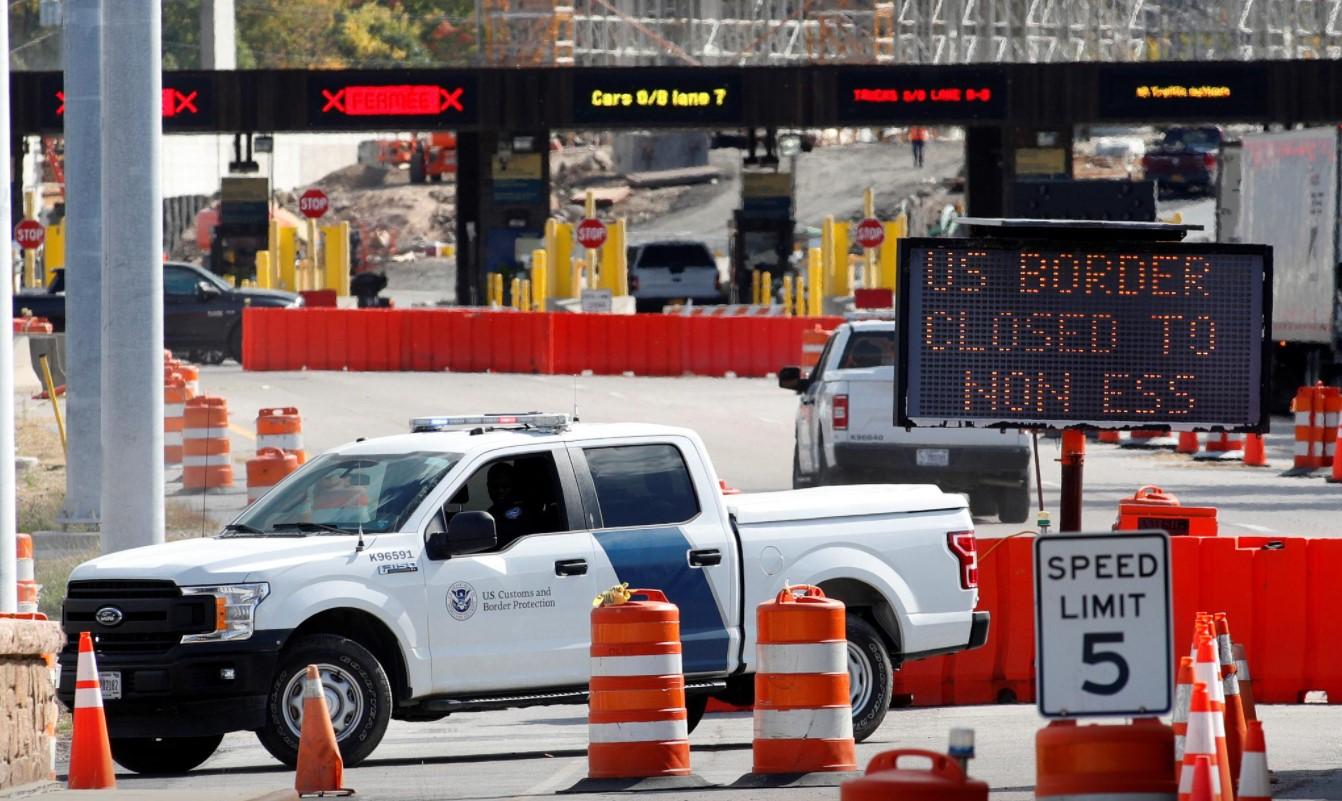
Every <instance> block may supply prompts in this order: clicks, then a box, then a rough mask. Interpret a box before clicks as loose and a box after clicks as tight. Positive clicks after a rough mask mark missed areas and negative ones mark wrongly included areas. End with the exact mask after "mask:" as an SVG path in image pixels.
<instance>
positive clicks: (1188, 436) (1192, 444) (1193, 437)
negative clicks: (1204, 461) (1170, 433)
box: [1174, 431, 1198, 453]
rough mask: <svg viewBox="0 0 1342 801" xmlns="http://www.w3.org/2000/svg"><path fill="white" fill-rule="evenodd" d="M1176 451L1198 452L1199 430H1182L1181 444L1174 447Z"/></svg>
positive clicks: (1180, 435)
mask: <svg viewBox="0 0 1342 801" xmlns="http://www.w3.org/2000/svg"><path fill="white" fill-rule="evenodd" d="M1174 451H1175V453H1197V452H1198V432H1196V431H1180V432H1179V445H1178V447H1176V448H1175V449H1174Z"/></svg>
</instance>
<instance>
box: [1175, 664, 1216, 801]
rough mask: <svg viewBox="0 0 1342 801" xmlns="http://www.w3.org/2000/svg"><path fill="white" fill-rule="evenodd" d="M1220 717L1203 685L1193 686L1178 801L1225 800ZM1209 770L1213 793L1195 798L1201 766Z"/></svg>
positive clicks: (1208, 778)
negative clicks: (1218, 759) (1219, 758)
mask: <svg viewBox="0 0 1342 801" xmlns="http://www.w3.org/2000/svg"><path fill="white" fill-rule="evenodd" d="M1219 719H1220V716H1219V715H1217V714H1216V712H1215V711H1213V709H1212V702H1211V699H1210V698H1209V697H1208V696H1207V685H1206V684H1204V683H1202V682H1201V681H1199V682H1196V683H1195V684H1194V685H1193V695H1192V697H1191V698H1190V700H1189V704H1188V738H1187V739H1186V740H1185V741H1184V763H1183V764H1184V766H1183V771H1182V772H1181V773H1180V774H1179V801H1193V799H1194V798H1197V799H1198V801H1218V799H1221V798H1224V796H1223V794H1222V793H1221V773H1220V771H1219V770H1218V769H1217V767H1216V754H1217V751H1218V750H1219V749H1218V748H1217V746H1216V737H1215V735H1216V721H1217V720H1219ZM1204 765H1205V766H1207V768H1208V769H1207V770H1206V774H1207V775H1206V779H1205V781H1207V783H1208V784H1209V785H1210V792H1205V793H1204V795H1201V796H1195V795H1194V794H1193V790H1194V784H1195V783H1196V782H1195V780H1196V779H1197V778H1198V776H1197V774H1200V773H1202V772H1203V771H1202V770H1200V768H1201V767H1202V766H1204Z"/></svg>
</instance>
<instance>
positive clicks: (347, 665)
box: [256, 634, 392, 767]
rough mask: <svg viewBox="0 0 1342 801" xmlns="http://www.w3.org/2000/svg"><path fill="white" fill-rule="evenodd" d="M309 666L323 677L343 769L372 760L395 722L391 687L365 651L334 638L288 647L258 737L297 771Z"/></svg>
mask: <svg viewBox="0 0 1342 801" xmlns="http://www.w3.org/2000/svg"><path fill="white" fill-rule="evenodd" d="M308 665H316V666H317V671H318V673H319V674H320V675H321V682H322V690H323V692H324V694H325V696H326V708H327V711H328V712H329V713H330V714H331V726H332V728H333V729H334V730H335V736H336V743H337V744H338V745H339V746H340V756H341V758H342V759H344V761H345V767H354V766H355V765H358V764H359V763H360V762H362V761H364V760H365V759H367V758H368V755H369V754H371V753H373V749H375V748H377V746H378V743H380V742H382V735H384V734H386V732H387V722H388V721H389V720H391V703H392V698H391V682H389V681H388V680H387V674H386V671H384V670H383V669H382V665H381V664H379V663H378V661H377V657H375V656H373V654H372V653H370V652H369V650H368V649H367V648H364V647H363V646H362V645H360V644H359V643H357V642H355V641H354V640H351V639H348V638H346V637H340V636H337V635H334V634H315V635H312V636H310V637H305V638H303V639H302V640H299V641H298V642H297V643H295V644H294V645H292V646H291V647H289V648H288V649H287V650H286V652H285V653H284V655H283V656H282V657H281V658H280V667H279V669H278V670H277V671H275V678H274V680H273V681H272V683H271V688H270V697H269V698H268V699H267V701H266V725H265V728H262V729H261V730H260V731H258V732H257V733H256V736H257V739H259V740H260V741H261V745H263V746H265V749H266V750H267V751H269V752H270V755H271V756H273V757H275V758H276V759H278V760H279V761H281V762H283V763H284V764H286V765H288V766H290V767H293V766H294V765H296V764H297V763H298V737H299V733H300V732H301V730H302V725H303V678H304V673H305V671H306V670H307V666H308Z"/></svg>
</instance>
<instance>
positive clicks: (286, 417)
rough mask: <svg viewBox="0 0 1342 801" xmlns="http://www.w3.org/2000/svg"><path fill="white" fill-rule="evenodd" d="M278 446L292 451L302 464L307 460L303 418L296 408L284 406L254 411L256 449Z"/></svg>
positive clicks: (287, 451)
mask: <svg viewBox="0 0 1342 801" xmlns="http://www.w3.org/2000/svg"><path fill="white" fill-rule="evenodd" d="M262 448H279V449H280V450H282V451H284V452H285V453H292V454H293V455H294V456H295V457H297V458H298V463H299V464H303V463H304V462H306V461H307V460H308V456H307V452H306V451H304V450H303V418H302V417H300V416H299V415H298V409H295V408H294V407H292V406H285V407H283V408H278V409H262V410H261V411H259V412H257V413H256V450H257V453H260V452H261V449H262Z"/></svg>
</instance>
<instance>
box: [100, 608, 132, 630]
mask: <svg viewBox="0 0 1342 801" xmlns="http://www.w3.org/2000/svg"><path fill="white" fill-rule="evenodd" d="M93 619H94V620H96V621H98V622H99V623H100V624H102V625H104V626H109V627H110V626H120V625H121V621H123V620H125V619H126V615H125V614H124V613H122V611H121V610H120V609H117V608H116V607H115V606H104V607H103V608H102V609H99V610H98V611H97V612H95V613H94V614H93Z"/></svg>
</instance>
